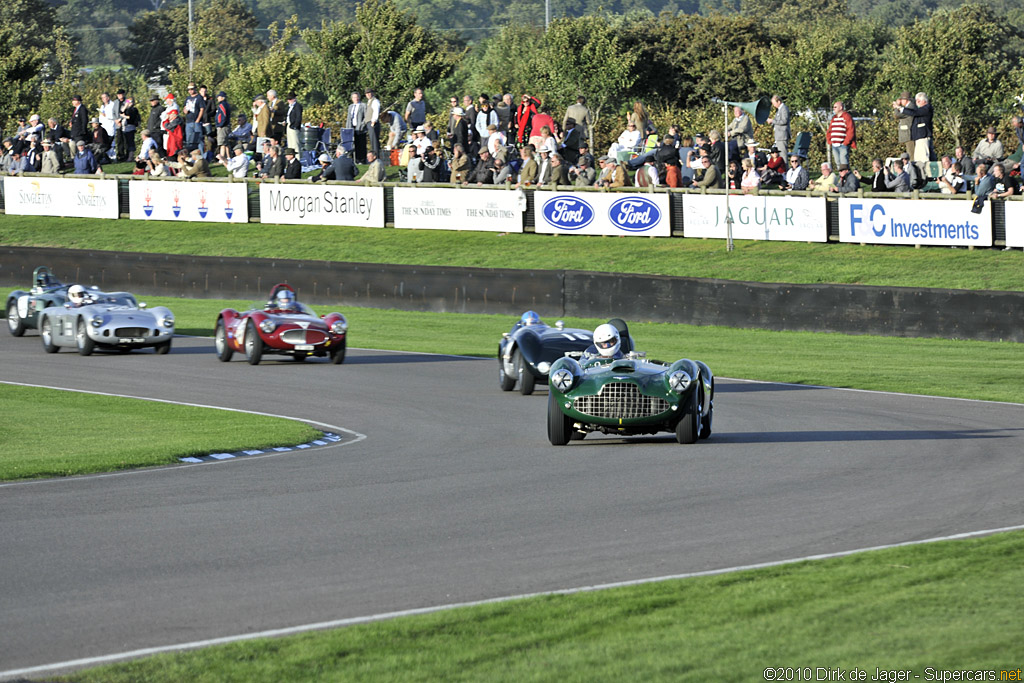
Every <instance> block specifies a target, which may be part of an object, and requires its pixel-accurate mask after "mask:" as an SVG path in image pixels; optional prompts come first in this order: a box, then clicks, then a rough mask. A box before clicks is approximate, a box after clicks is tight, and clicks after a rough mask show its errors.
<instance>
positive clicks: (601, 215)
mask: <svg viewBox="0 0 1024 683" xmlns="http://www.w3.org/2000/svg"><path fill="white" fill-rule="evenodd" d="M533 214H534V215H533V218H534V225H535V226H536V227H535V230H536V231H537V232H539V233H547V234H569V235H636V236H639V237H668V236H669V234H670V232H671V226H670V225H669V219H668V195H666V194H639V193H631V194H624V193H623V194H620V193H617V192H572V193H570V192H545V191H537V192H534V193H533Z"/></svg>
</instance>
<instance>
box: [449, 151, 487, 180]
mask: <svg viewBox="0 0 1024 683" xmlns="http://www.w3.org/2000/svg"><path fill="white" fill-rule="evenodd" d="M453 171H454V164H453ZM464 182H465V184H474V183H475V184H476V185H491V184H492V183H494V159H493V158H492V157H491V152H490V150H487V149H481V150H480V159H479V161H477V162H476V166H474V167H473V170H472V171H471V172H470V173H469V176H468V177H467V178H466V180H465V181H464Z"/></svg>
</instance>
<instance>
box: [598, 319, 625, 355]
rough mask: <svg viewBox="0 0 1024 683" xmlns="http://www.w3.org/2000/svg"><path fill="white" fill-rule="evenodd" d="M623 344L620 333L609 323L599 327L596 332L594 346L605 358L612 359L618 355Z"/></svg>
mask: <svg viewBox="0 0 1024 683" xmlns="http://www.w3.org/2000/svg"><path fill="white" fill-rule="evenodd" d="M621 343H622V340H621V339H620V338H619V331H618V330H617V329H615V327H614V326H612V325H609V324H608V323H604V324H603V325H598V326H597V329H596V330H594V346H596V347H597V352H598V353H599V354H601V355H602V356H604V357H605V358H611V357H612V356H614V355H615V354H616V353H618V352H619V346H620V345H621Z"/></svg>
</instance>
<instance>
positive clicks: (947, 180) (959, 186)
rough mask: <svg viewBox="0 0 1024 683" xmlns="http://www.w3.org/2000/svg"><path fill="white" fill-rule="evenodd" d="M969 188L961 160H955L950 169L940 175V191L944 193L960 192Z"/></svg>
mask: <svg viewBox="0 0 1024 683" xmlns="http://www.w3.org/2000/svg"><path fill="white" fill-rule="evenodd" d="M966 189H967V182H966V181H965V180H964V169H963V166H961V165H960V162H959V161H957V162H955V163H954V164H953V165H952V166H951V167H950V168H949V171H947V172H946V173H944V174H943V175H942V176H940V177H939V191H940V192H941V193H942V194H960V193H961V192H964V191H965V190H966Z"/></svg>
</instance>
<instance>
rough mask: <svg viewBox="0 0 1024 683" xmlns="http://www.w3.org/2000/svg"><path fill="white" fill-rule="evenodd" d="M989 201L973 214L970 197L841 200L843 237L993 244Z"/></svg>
mask: <svg viewBox="0 0 1024 683" xmlns="http://www.w3.org/2000/svg"><path fill="white" fill-rule="evenodd" d="M988 205H989V202H985V206H984V209H983V210H982V212H981V213H971V202H970V201H968V200H966V199H936V200H921V199H867V198H863V199H840V200H839V240H840V241H841V242H857V243H859V242H867V243H871V244H924V245H938V246H943V247H971V246H973V247H990V246H992V218H991V214H990V213H989V208H988Z"/></svg>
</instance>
